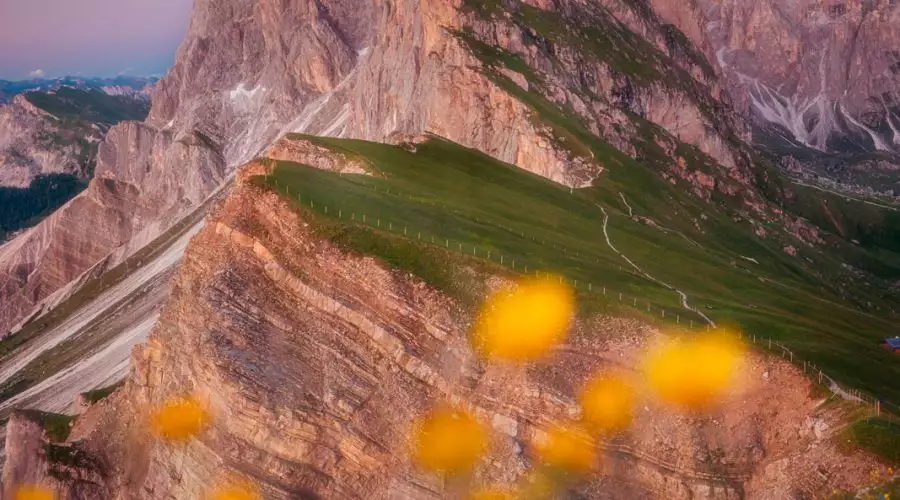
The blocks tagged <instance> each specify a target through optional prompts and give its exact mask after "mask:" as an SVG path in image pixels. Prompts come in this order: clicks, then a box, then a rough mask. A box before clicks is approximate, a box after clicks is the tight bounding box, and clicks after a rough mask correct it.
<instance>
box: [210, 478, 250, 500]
mask: <svg viewBox="0 0 900 500" xmlns="http://www.w3.org/2000/svg"><path fill="white" fill-rule="evenodd" d="M209 499H210V500H262V496H260V494H259V492H257V491H256V488H255V487H254V486H253V485H252V484H251V483H250V482H248V481H232V482H229V483H227V484H225V485H223V486H219V487H217V488H216V489H214V490H213V491H212V493H210V495H209Z"/></svg>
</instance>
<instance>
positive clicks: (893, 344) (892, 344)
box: [879, 337, 900, 354]
mask: <svg viewBox="0 0 900 500" xmlns="http://www.w3.org/2000/svg"><path fill="white" fill-rule="evenodd" d="M879 344H881V347H884V348H885V349H887V350H889V351H893V352H895V353H898V354H900V337H894V338H891V339H884V340H882V341H881V342H879Z"/></svg>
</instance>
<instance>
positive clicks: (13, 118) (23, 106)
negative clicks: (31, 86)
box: [0, 94, 103, 187]
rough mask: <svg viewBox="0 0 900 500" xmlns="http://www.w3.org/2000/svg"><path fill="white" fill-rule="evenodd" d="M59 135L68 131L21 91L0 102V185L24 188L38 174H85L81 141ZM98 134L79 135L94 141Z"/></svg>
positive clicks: (99, 132) (92, 132)
mask: <svg viewBox="0 0 900 500" xmlns="http://www.w3.org/2000/svg"><path fill="white" fill-rule="evenodd" d="M62 134H65V135H69V132H68V131H66V129H65V127H64V126H63V125H62V124H59V123H56V122H55V120H54V119H53V118H51V117H50V116H49V115H48V114H47V113H46V112H44V111H42V110H40V109H38V108H36V107H35V106H34V105H33V104H31V103H30V102H28V100H27V99H26V98H25V96H24V95H22V94H20V95H17V96H16V97H14V98H13V101H12V102H11V103H9V104H6V105H0V187H3V186H8V187H28V185H29V184H30V183H31V181H32V179H34V178H35V177H36V176H38V175H40V174H51V173H65V174H72V175H75V176H78V177H83V176H85V175H86V172H84V167H85V165H83V158H82V155H83V154H85V153H87V152H86V151H85V147H86V146H85V144H83V143H79V142H76V141H74V140H72V141H71V142H69V141H68V140H67V138H66V137H65V136H64V135H62ZM102 135H103V134H102V133H101V131H100V130H91V131H87V132H86V134H85V136H84V137H83V138H84V139H85V140H87V141H91V142H97V141H100V139H101V138H102Z"/></svg>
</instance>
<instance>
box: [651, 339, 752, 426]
mask: <svg viewBox="0 0 900 500" xmlns="http://www.w3.org/2000/svg"><path fill="white" fill-rule="evenodd" d="M741 358H742V349H741V348H740V346H739V344H738V343H737V342H736V341H735V340H734V339H732V338H730V337H726V336H722V335H704V336H701V337H696V338H693V339H687V340H673V341H671V342H669V343H667V344H666V345H664V346H663V347H661V348H659V349H657V350H655V351H653V352H651V353H650V355H649V356H648V357H647V360H646V373H647V380H648V382H649V383H650V387H651V388H652V389H653V390H654V391H655V392H656V394H657V395H658V396H659V397H660V398H661V399H663V400H664V401H666V402H668V403H671V404H674V405H676V406H680V407H682V408H685V409H691V410H701V409H704V408H707V407H709V406H710V405H712V404H714V403H716V402H717V401H718V400H719V399H720V398H721V397H722V396H723V395H724V394H725V391H726V390H727V389H728V387H729V384H730V383H731V381H732V377H733V375H734V372H735V371H736V369H737V366H738V364H739V363H740V361H741Z"/></svg>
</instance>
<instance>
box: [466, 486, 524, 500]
mask: <svg viewBox="0 0 900 500" xmlns="http://www.w3.org/2000/svg"><path fill="white" fill-rule="evenodd" d="M515 498H516V495H514V494H513V493H512V492H510V491H509V490H505V489H502V488H488V489H484V490H478V491H476V492H475V493H472V495H471V496H470V497H469V499H470V500H515Z"/></svg>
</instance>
